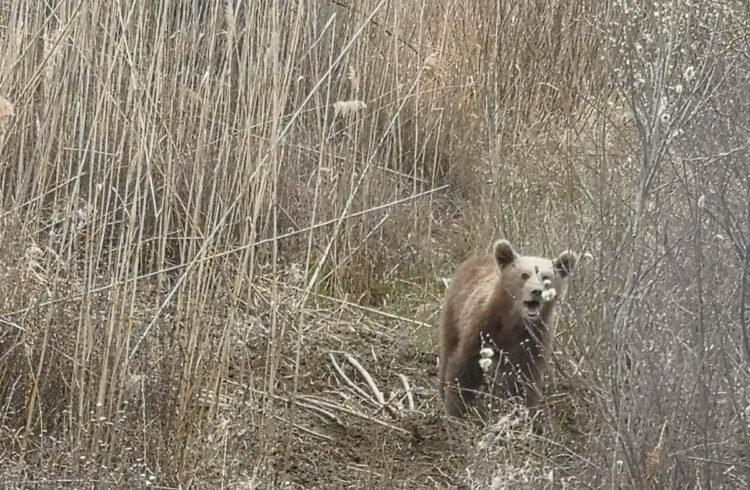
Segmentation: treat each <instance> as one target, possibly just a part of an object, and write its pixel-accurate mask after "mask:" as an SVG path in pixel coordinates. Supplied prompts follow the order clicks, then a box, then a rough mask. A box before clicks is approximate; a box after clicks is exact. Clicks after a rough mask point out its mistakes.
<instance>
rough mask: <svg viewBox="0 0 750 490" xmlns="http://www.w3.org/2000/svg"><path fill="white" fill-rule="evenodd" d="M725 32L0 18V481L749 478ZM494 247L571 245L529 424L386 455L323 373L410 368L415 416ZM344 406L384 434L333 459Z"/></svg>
mask: <svg viewBox="0 0 750 490" xmlns="http://www.w3.org/2000/svg"><path fill="white" fill-rule="evenodd" d="M749 22H750V16H749V13H748V11H747V8H746V7H745V6H744V4H743V3H742V2H733V1H732V2H724V3H723V4H710V5H709V4H706V5H692V4H691V3H690V2H687V1H673V2H659V3H655V4H650V3H648V2H646V3H644V2H637V1H631V0H619V1H614V0H613V1H605V2H598V1H593V0H576V1H574V2H562V1H552V2H549V1H544V2H542V1H534V2H525V3H524V2H495V3H494V4H491V2H475V3H467V2H458V1H449V2H424V1H412V2H394V1H386V0H363V1H359V2H348V1H333V2H241V1H237V0H229V1H226V2H201V1H182V2H161V3H158V2H157V3H153V4H152V3H149V2H109V3H105V2H94V1H89V0H75V1H68V0H58V1H57V2H55V3H51V4H42V3H39V2H2V3H0V27H1V28H2V35H1V37H0V44H1V45H0V47H1V48H2V52H3V53H4V56H3V59H2V61H0V96H3V97H4V98H5V99H7V100H4V99H0V216H1V218H0V264H1V265H2V267H1V268H0V274H2V277H0V301H1V304H2V306H1V307H0V323H1V324H2V326H3V330H2V332H3V333H2V336H1V337H0V345H1V346H2V349H0V380H2V383H1V385H0V392H2V401H3V403H2V411H1V412H0V428H1V430H2V443H1V444H0V451H1V453H0V454H2V460H3V461H4V462H3V463H2V464H1V465H0V468H2V470H1V471H0V474H2V475H3V476H2V478H0V479H4V480H7V481H8V482H11V481H16V482H19V486H21V485H22V484H23V482H26V483H28V484H31V482H35V481H37V482H38V481H46V482H47V483H49V484H52V485H53V486H54V485H63V484H67V483H70V484H72V485H78V486H81V485H91V486H97V485H98V486H104V487H108V486H124V487H129V486H145V485H161V486H163V487H177V486H178V485H182V486H183V487H186V486H196V487H198V488H204V487H206V486H211V487H213V486H216V487H222V486H240V485H245V486H247V487H248V488H255V487H256V486H271V487H275V486H277V485H281V484H282V482H284V481H286V482H288V483H290V484H298V485H301V486H305V482H304V481H303V479H302V477H301V476H300V474H301V473H300V472H301V470H300V468H301V467H302V462H301V461H302V460H303V459H304V455H300V454H299V453H300V450H299V448H300V447H304V448H306V450H307V449H310V448H311V447H313V446H310V445H305V444H307V442H305V443H304V444H303V442H304V441H307V440H308V439H306V438H312V440H316V441H324V442H323V443H321V444H327V445H329V446H326V447H330V448H331V449H330V453H331V454H340V455H339V456H337V457H332V458H331V459H330V460H329V459H325V457H324V454H323V453H322V452H321V453H320V454H319V453H314V452H313V453H310V454H312V456H310V455H308V456H309V459H310V461H312V462H310V461H308V460H307V459H305V461H306V462H308V463H310V464H312V465H314V466H316V467H317V468H318V470H320V471H321V474H323V475H324V476H321V477H320V480H318V481H317V482H310V481H307V482H306V486H307V487H310V486H312V487H315V486H316V485H317V486H321V487H324V486H330V487H332V488H336V487H337V485H338V486H339V487H340V486H345V484H344V482H348V484H349V485H355V486H357V485H358V486H368V485H372V486H377V485H383V484H394V485H395V484H399V485H400V484H403V485H407V486H409V485H410V488H417V487H420V486H421V487H430V488H432V487H434V483H435V480H434V478H436V475H438V474H441V473H445V474H449V475H451V477H450V478H451V482H452V484H454V485H457V484H459V483H463V484H466V485H470V486H482V487H493V488H494V487H496V488H501V487H502V486H501V485H503V484H504V483H503V482H509V483H508V485H511V486H516V487H518V486H521V487H523V486H524V485H528V486H530V487H531V488H539V485H549V486H561V485H562V486H568V487H572V488H578V487H610V488H620V487H627V488H646V487H654V488H665V487H669V488H685V487H697V486H701V487H702V488H709V487H722V488H723V487H726V488H730V487H736V488H741V487H742V486H743V485H747V484H748V480H750V471H749V470H750V466H749V465H750V456H748V454H750V435H749V433H748V429H749V427H750V426H748V417H750V411H749V409H748V407H749V406H750V401H749V400H748V397H749V396H750V395H749V394H748V392H747V387H748V386H750V379H749V378H750V377H749V376H748V374H750V370H748V366H750V340H748V338H749V337H750V334H749V333H748V330H749V329H750V326H748V314H747V308H748V306H747V305H748V301H750V293H748V286H747V284H748V281H749V280H750V279H748V276H749V274H750V271H749V269H748V263H749V259H748V241H749V240H750V232H748V226H750V207H749V206H748V202H750V178H749V177H748V175H750V167H749V166H748V164H747V154H746V153H747V136H748V135H747V128H748V124H747V121H746V119H747V114H749V113H750V112H749V111H748V107H747V105H748V103H750V97H748V95H749V94H748V91H747V88H746V86H745V85H746V83H745V82H746V80H747V76H748V73H750V71H749V67H748V62H747V59H748V58H747V55H748V54H750V51H749V48H748V46H747V44H746V43H745V40H744V36H743V33H744V32H745V30H746V27H747V26H748V23H749ZM499 236H504V237H507V238H509V239H510V240H511V241H512V242H513V243H514V246H517V247H518V248H519V249H521V250H524V251H527V252H529V253H538V254H547V255H551V254H555V253H558V252H559V250H561V249H563V248H567V247H571V248H574V249H577V250H579V251H581V252H582V253H585V254H586V257H587V259H586V260H584V264H583V265H582V269H581V271H580V272H579V274H578V275H577V277H576V278H575V279H574V281H573V284H572V286H571V290H570V292H569V299H568V305H566V308H565V312H564V315H563V318H562V320H561V322H560V325H558V331H557V333H558V341H559V342H558V344H557V347H556V351H557V354H558V355H557V356H556V359H555V361H554V365H555V366H556V370H555V372H554V373H553V375H552V377H551V379H550V380H549V383H548V385H549V386H548V390H547V391H548V399H549V400H550V402H549V409H548V410H547V415H546V416H547V417H548V421H547V432H546V433H545V436H544V437H543V438H539V437H537V436H531V435H530V434H527V433H526V432H523V434H524V437H522V438H520V439H519V438H516V439H515V440H516V441H518V440H521V441H522V442H521V443H519V444H518V445H508V443H507V441H505V443H504V445H498V441H497V439H496V438H492V437H490V436H489V435H487V434H478V435H477V440H480V441H482V443H481V444H478V445H477V446H476V447H473V448H472V449H471V450H468V449H466V448H465V447H461V448H457V447H452V448H448V449H444V450H443V451H442V452H441V454H440V455H439V456H434V455H433V457H434V458H435V459H434V467H430V471H428V472H426V473H425V474H424V475H422V474H421V473H418V472H417V471H416V470H414V469H413V468H412V467H410V466H409V464H412V463H409V461H414V459H408V458H404V459H403V460H398V461H399V463H394V462H393V461H391V462H390V463H388V461H390V460H389V457H390V458H392V457H393V454H394V451H396V453H397V450H396V449H394V448H396V447H398V448H401V447H402V445H403V444H402V443H401V442H398V441H400V439H398V437H399V436H398V434H401V432H399V430H398V429H401V430H402V431H403V429H404V427H405V425H399V424H405V422H403V421H393V420H391V419H389V418H388V415H387V414H388V412H387V411H383V410H377V409H373V408H372V407H371V406H369V407H368V406H366V405H367V404H366V403H365V407H364V408H360V409H358V410H359V411H355V410H354V409H353V408H352V407H351V404H353V403H354V402H353V401H352V396H353V395H352V393H354V395H356V392H353V391H349V390H350V388H348V387H347V386H346V385H345V384H339V383H338V382H336V380H337V379H338V378H336V374H335V372H334V371H333V369H332V366H331V365H330V362H329V352H330V351H352V352H355V353H358V355H360V356H361V357H368V359H370V362H371V363H372V364H375V365H376V366H377V368H371V369H372V370H373V372H374V374H375V376H376V377H377V378H378V380H379V382H381V383H389V382H390V381H388V380H390V377H391V375H392V374H393V373H399V374H401V373H403V372H408V373H409V377H410V380H411V382H412V384H414V385H415V392H416V393H417V395H418V402H419V404H418V405H419V406H418V407H417V409H416V411H417V412H418V413H419V414H420V416H422V417H429V416H432V415H435V414H437V413H438V412H439V411H440V405H439V401H438V400H437V399H436V397H435V390H434V389H433V388H434V383H435V379H434V375H433V374H432V373H430V372H429V369H427V368H424V366H426V365H430V364H431V363H432V364H434V363H433V362H432V361H433V360H434V354H433V353H432V348H431V346H430V345H429V342H428V346H427V347H424V346H423V345H422V344H421V342H422V340H421V338H419V335H421V333H420V332H421V329H423V328H425V327H424V326H425V325H426V324H428V323H430V322H432V320H433V319H434V317H435V315H434V314H435V311H436V309H437V307H438V305H439V300H440V297H441V294H442V292H441V290H440V282H439V278H440V277H445V276H447V275H448V274H449V273H450V271H451V270H452V268H453V267H454V266H455V265H456V264H457V263H458V262H459V261H460V260H462V259H464V258H465V257H467V256H468V255H469V254H470V253H472V252H480V251H483V250H484V249H485V247H486V246H487V244H488V243H490V241H491V240H492V239H493V238H497V237H499ZM321 298H323V299H325V300H326V301H325V302H320V300H321ZM425 305H426V307H425ZM383 319H385V320H383ZM381 320H382V321H384V322H386V320H387V322H386V323H383V324H381V323H380V321H381ZM414 352H416V353H417V356H416V357H415V356H414V355H413V353H414ZM419 356H427V357H428V358H429V359H428V361H427V362H425V363H423V364H420V362H422V361H421V360H420V359H421V357H419ZM429 356H432V357H429ZM339 375H340V374H339ZM394 379H395V378H394ZM395 383H396V384H395V385H393V386H395V388H393V389H394V390H395V391H396V392H399V390H401V389H402V388H401V385H400V384H399V382H395ZM402 395H403V393H402ZM357 396H358V395H356V396H354V399H356V397H357ZM334 400H336V402H337V403H339V404H345V405H346V406H348V407H349V408H348V409H347V410H349V411H348V412H336V411H335V409H334V408H332V407H331V404H333V401H334ZM326 403H328V405H326ZM333 406H334V407H335V404H333ZM311 407H312V408H311ZM368 410H369V411H368ZM332 412H333V413H332ZM352 413H359V415H360V419H361V420H368V421H369V422H367V423H368V424H371V425H372V427H377V428H379V429H380V428H383V427H386V426H388V427H391V430H394V431H395V432H385V433H382V434H380V433H379V434H380V436H379V437H382V438H383V440H384V441H385V442H383V444H384V446H382V447H383V451H382V452H383V454H382V455H377V454H375V452H374V451H373V452H372V453H368V454H366V455H365V456H364V458H365V460H364V462H363V461H360V460H358V461H356V464H355V463H351V464H349V465H348V466H341V464H340V463H341V461H340V460H341V459H344V460H346V458H348V457H349V455H348V454H349V453H347V450H348V449H347V448H351V447H353V446H356V445H362V444H363V443H366V441H365V442H361V441H359V440H358V439H357V438H356V437H354V436H353V435H352V433H351V428H350V429H349V431H345V430H343V429H342V428H341V427H340V425H347V424H345V423H343V422H342V421H341V420H340V419H341V418H342V417H344V418H347V420H348V418H351V417H355V418H356V415H352ZM362 414H365V415H366V416H364V418H363V417H362ZM385 420H387V421H388V422H387V423H386V422H384V421H385ZM326 421H327V422H326ZM339 423H341V424H339ZM347 423H349V422H347ZM420 423H422V422H420ZM337 424H339V425H337ZM394 426H395V427H396V428H395V429H393V427H394ZM514 430H515V429H514ZM487 441H492V442H491V443H488V442H487ZM388 444H392V445H393V446H388ZM529 445H531V446H529ZM386 448H389V449H386ZM561 448H562V449H561ZM339 451H340V453H339ZM456 451H459V452H464V453H465V454H471V455H473V456H471V457H472V458H474V462H473V463H471V462H470V463H466V461H463V460H460V459H459V460H456V459H455V458H453V456H449V454H455V452H456ZM503 454H504V455H505V456H504V457H503V458H502V459H499V455H503ZM318 457H319V458H320V459H319V460H316V458H318ZM368 457H369V458H371V460H370V461H369V463H368V461H367V460H366V458H368ZM441 458H447V459H441ZM417 459H418V458H417ZM443 461H448V463H445V464H448V465H449V466H448V467H447V468H446V467H442V464H443V463H442V462H443ZM482 461H498V464H497V465H496V464H484V463H480V462H482ZM439 462H440V463H439ZM376 463H377V464H376ZM305 464H307V463H305ZM357 465H359V466H368V465H369V470H368V471H370V472H369V473H367V475H368V476H367V478H365V477H362V479H360V477H359V476H357V475H359V473H357V471H359V470H357V468H359V466H357ZM399 465H400V466H399ZM503 465H504V466H503ZM321 467H323V468H328V470H325V471H324V470H322V469H321ZM352 468H355V469H352ZM409 468H412V469H411V470H410V469H409ZM420 468H421V467H420ZM467 468H468V470H469V471H468V473H467V471H466V469H467ZM548 469H549V470H553V471H552V473H549V472H548V471H547V470H548ZM355 470H356V471H355ZM550 474H551V475H552V476H551V477H550V476H549V475H550ZM466 475H468V476H466ZM555 475H557V476H555ZM407 477H408V478H411V480H409V479H408V478H407ZM420 478H421V479H420ZM399 481H400V483H397V482H399ZM384 482H385V483H384ZM387 482H390V483H387ZM498 485H500V486H498Z"/></svg>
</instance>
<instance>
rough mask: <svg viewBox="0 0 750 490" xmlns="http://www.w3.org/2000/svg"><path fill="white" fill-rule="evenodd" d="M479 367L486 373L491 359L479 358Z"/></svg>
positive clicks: (490, 364)
mask: <svg viewBox="0 0 750 490" xmlns="http://www.w3.org/2000/svg"><path fill="white" fill-rule="evenodd" d="M479 367H481V368H482V371H483V372H485V373H486V372H487V371H489V370H490V368H491V367H492V359H490V358H487V357H483V358H481V359H479Z"/></svg>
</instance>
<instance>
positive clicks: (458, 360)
mask: <svg viewBox="0 0 750 490" xmlns="http://www.w3.org/2000/svg"><path fill="white" fill-rule="evenodd" d="M576 261H577V257H576V255H575V254H574V253H573V252H570V251H565V252H563V253H561V254H560V255H559V256H558V257H557V258H555V259H553V260H549V259H546V258H542V257H526V256H520V255H518V254H517V253H516V252H515V251H514V250H513V247H511V245H510V243H509V242H508V241H507V240H498V241H497V242H495V244H494V245H493V247H492V253H490V254H487V255H484V256H479V257H473V258H471V259H469V260H467V261H466V262H464V263H463V264H461V265H460V266H459V267H458V268H457V269H456V271H455V273H454V274H453V278H452V280H451V283H450V286H449V288H448V293H447V296H446V298H445V301H444V304H443V310H442V316H441V334H442V346H441V352H440V393H441V396H442V398H443V405H444V409H445V413H446V414H447V415H450V416H455V417H461V416H463V414H464V413H465V411H466V410H467V408H468V407H469V406H470V405H471V403H472V401H473V400H474V398H475V395H476V393H477V390H478V389H479V388H480V387H481V385H482V382H483V380H484V379H485V376H490V377H491V378H490V379H491V380H492V381H491V382H490V383H489V385H490V386H492V388H493V389H492V394H493V395H495V396H499V397H502V398H512V397H518V398H519V399H521V400H522V401H523V402H525V404H526V406H527V407H529V408H530V409H533V408H535V407H536V406H538V404H539V402H540V400H541V383H542V379H543V376H544V371H545V367H546V363H547V358H548V357H549V355H550V352H551V349H552V332H551V331H550V329H551V328H552V326H553V323H554V321H555V316H556V313H557V312H556V309H557V304H558V302H559V301H560V299H561V298H563V297H564V296H565V292H566V290H567V278H568V275H569V274H570V273H571V272H572V271H573V270H574V269H575V266H576ZM490 349H491V350H490ZM480 351H482V352H481V354H480ZM487 359H491V360H492V363H491V364H490V361H489V360H487ZM480 361H482V362H480ZM490 366H491V368H490ZM483 368H484V369H487V372H486V373H485V371H484V369H483Z"/></svg>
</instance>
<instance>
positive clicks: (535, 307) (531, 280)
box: [492, 240, 577, 323]
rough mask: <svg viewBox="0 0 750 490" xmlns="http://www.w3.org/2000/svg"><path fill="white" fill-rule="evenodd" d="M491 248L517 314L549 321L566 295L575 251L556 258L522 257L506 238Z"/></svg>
mask: <svg viewBox="0 0 750 490" xmlns="http://www.w3.org/2000/svg"><path fill="white" fill-rule="evenodd" d="M492 251H493V257H494V258H495V262H496V263H497V266H498V268H499V269H500V271H501V277H502V279H501V287H502V289H503V291H504V292H506V293H507V294H508V295H509V296H510V298H511V299H512V302H513V305H514V310H515V313H516V314H518V315H519V316H520V317H521V318H522V319H523V320H524V321H526V322H531V323H541V322H546V321H547V320H548V319H549V315H550V313H551V312H552V311H553V309H554V306H555V303H556V302H557V300H558V299H559V298H560V297H561V296H563V295H564V294H565V291H566V289H567V278H568V275H569V274H570V273H571V272H573V270H574V269H575V266H576V261H577V257H576V254H575V253H573V252H571V251H567V250H566V251H564V252H562V253H561V254H560V255H558V256H557V258H555V259H553V260H550V259H546V258H543V257H527V256H521V255H518V254H517V253H516V252H515V251H514V250H513V247H511V245H510V243H509V242H508V241H507V240H498V241H497V242H495V245H494V246H493V249H492Z"/></svg>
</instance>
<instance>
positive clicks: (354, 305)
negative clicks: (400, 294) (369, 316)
mask: <svg viewBox="0 0 750 490" xmlns="http://www.w3.org/2000/svg"><path fill="white" fill-rule="evenodd" d="M287 287H289V288H290V289H293V290H295V291H300V292H303V293H304V292H305V291H306V289H304V288H300V287H297V286H292V285H289V284H288V285H287ZM308 294H309V295H311V296H316V297H318V298H320V299H325V300H328V301H335V302H336V303H340V304H342V305H345V306H351V307H352V308H357V309H358V310H362V311H366V312H368V313H374V314H376V315H380V316H383V317H385V318H390V319H392V320H398V321H401V322H405V323H411V324H413V325H419V326H420V327H432V325H431V324H429V323H425V322H420V321H419V320H415V319H413V318H407V317H405V316H399V315H395V314H393V313H388V312H386V311H382V310H378V309H377V308H371V307H369V306H363V305H360V304H357V303H352V302H351V301H347V300H345V299H340V298H334V297H333V296H327V295H325V294H320V293H316V292H313V291H309V292H308Z"/></svg>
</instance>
